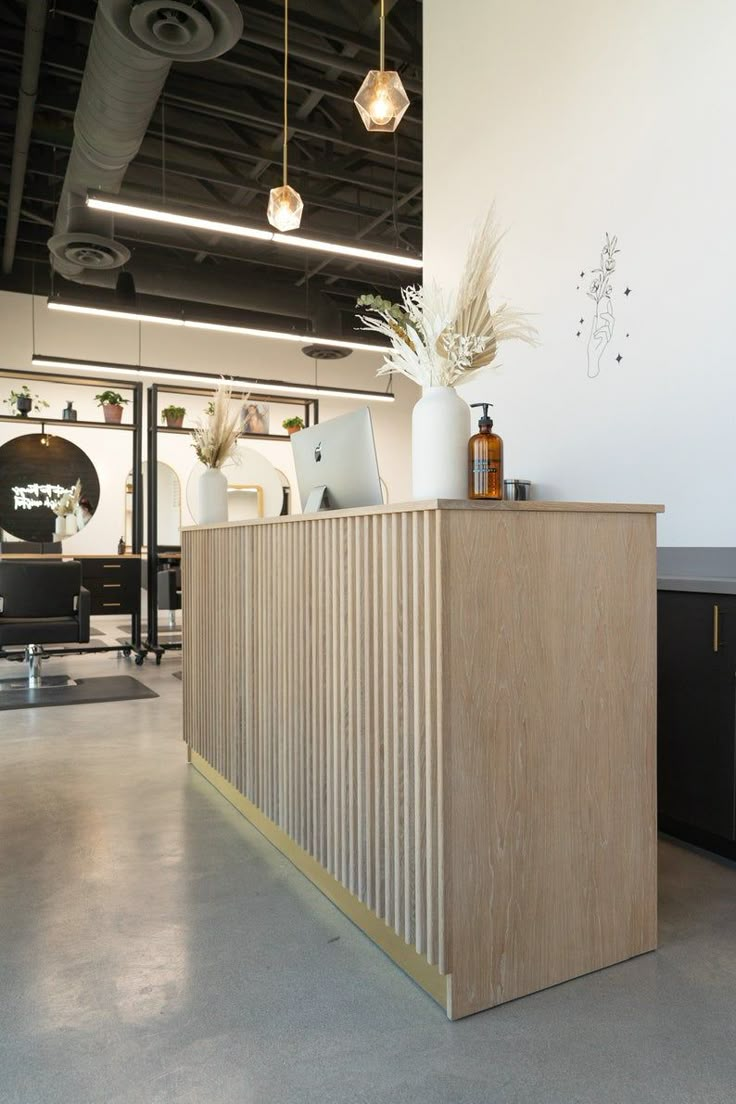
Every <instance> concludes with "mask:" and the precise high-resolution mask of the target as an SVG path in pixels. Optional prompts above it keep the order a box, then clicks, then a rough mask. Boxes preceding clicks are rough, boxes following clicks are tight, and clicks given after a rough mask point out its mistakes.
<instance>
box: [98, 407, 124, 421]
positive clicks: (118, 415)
mask: <svg viewBox="0 0 736 1104" xmlns="http://www.w3.org/2000/svg"><path fill="white" fill-rule="evenodd" d="M102 409H103V411H104V414H105V421H106V422H113V423H114V424H115V425H119V424H120V422H122V420H123V408H122V406H120V405H118V404H117V403H105V405H104V406H103V408H102Z"/></svg>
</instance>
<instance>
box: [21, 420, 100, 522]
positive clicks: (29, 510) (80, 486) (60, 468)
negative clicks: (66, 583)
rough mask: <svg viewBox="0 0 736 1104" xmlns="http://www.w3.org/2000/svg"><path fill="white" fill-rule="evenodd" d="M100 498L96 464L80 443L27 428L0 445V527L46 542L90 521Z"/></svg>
mask: <svg viewBox="0 0 736 1104" xmlns="http://www.w3.org/2000/svg"><path fill="white" fill-rule="evenodd" d="M99 501H100V480H99V478H98V476H97V472H96V470H95V466H94V464H93V463H92V461H91V460H90V458H89V456H87V454H86V452H83V451H82V449H80V448H79V447H78V446H77V445H75V444H73V443H72V442H71V441H67V440H66V438H64V437H55V436H52V435H51V434H50V433H28V434H25V435H24V436H22V437H14V438H13V439H12V441H6V443H5V444H4V445H0V529H3V530H4V531H5V532H6V533H9V534H10V535H11V536H13V537H17V538H18V540H22V541H31V542H33V543H46V542H49V543H50V542H52V541H58V540H63V539H64V538H65V537H71V536H73V535H74V533H77V532H78V531H79V530H80V529H83V528H84V527H85V526H86V525H88V524H89V522H90V520H91V519H92V517H93V516H94V513H95V510H96V509H97V506H98V503H99Z"/></svg>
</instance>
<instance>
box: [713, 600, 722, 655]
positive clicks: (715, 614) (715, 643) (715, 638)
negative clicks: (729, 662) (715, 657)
mask: <svg viewBox="0 0 736 1104" xmlns="http://www.w3.org/2000/svg"><path fill="white" fill-rule="evenodd" d="M719 617H720V612H719V609H718V606H714V607H713V651H714V652H717V651H718V637H719V631H718V630H719V625H718V621H719Z"/></svg>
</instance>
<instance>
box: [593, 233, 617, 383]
mask: <svg viewBox="0 0 736 1104" xmlns="http://www.w3.org/2000/svg"><path fill="white" fill-rule="evenodd" d="M619 252H620V250H619V248H618V238H617V237H616V236H615V235H614V236H613V237H612V238H611V237H609V236H608V234H606V240H605V243H604V245H603V249H602V250H601V263H600V267H599V268H595V269H593V272H592V279H591V281H590V287H589V288H588V291H587V295H588V298H589V299H592V300H593V302H594V303H595V311H594V314H593V321H592V322H591V326H590V335H589V337H588V378H589V379H595V377H596V376H597V375H598V374H599V372H600V370H601V360H602V359H603V354H604V353H605V351H606V349H607V348H608V346H609V345H610V343H611V339H612V337H613V330H614V326H615V325H616V317H615V315H614V311H613V285H612V282H611V277H612V276H613V274H614V272H615V271H616V254H617V253H619Z"/></svg>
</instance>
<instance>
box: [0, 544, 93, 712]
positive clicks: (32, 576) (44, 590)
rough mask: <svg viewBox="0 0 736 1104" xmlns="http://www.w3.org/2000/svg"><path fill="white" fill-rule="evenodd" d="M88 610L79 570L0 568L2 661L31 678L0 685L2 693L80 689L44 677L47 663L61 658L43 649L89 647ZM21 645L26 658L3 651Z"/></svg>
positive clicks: (63, 565)
mask: <svg viewBox="0 0 736 1104" xmlns="http://www.w3.org/2000/svg"><path fill="white" fill-rule="evenodd" d="M89 610H90V598H89V591H87V590H85V588H84V587H83V586H82V566H81V564H79V563H77V562H75V561H70V562H61V561H60V562H58V563H55V562H51V563H41V562H38V561H35V562H34V561H31V560H17V561H15V562H14V563H10V562H8V561H6V562H4V563H3V562H0V655H1V656H2V658H3V659H10V660H16V661H23V660H25V662H26V663H27V664H28V675H27V677H25V678H13V679H3V680H0V692H2V691H7V690H43V689H46V688H50V687H59V686H74V685H76V682H75V680H74V679H70V678H68V677H67V676H66V675H56V676H52V677H49V678H44V677H43V676H42V674H41V666H42V662H43V660H44V659H45V658H47V657H48V655H49V654H51V655H58V654H59V653H58V652H52V653H48V652H46V651H44V645H45V644H86V643H88V641H89ZM17 645H24V649H25V650H24V652H23V653H13V652H6V651H5V648H6V647H9V646H17Z"/></svg>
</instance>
